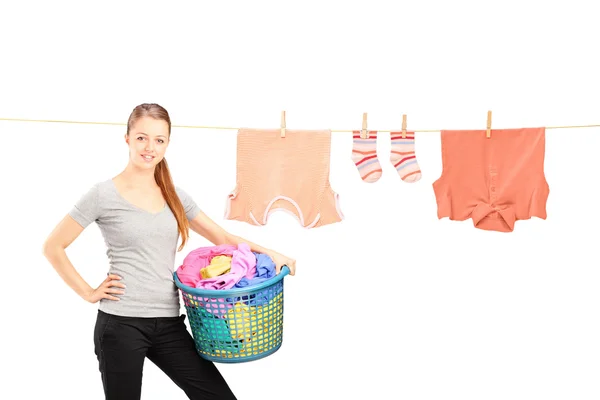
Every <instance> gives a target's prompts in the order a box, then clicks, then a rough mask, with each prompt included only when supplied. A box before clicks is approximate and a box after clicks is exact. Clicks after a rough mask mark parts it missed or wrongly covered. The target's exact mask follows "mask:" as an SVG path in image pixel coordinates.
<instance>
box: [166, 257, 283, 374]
mask: <svg viewBox="0 0 600 400" xmlns="http://www.w3.org/2000/svg"><path fill="white" fill-rule="evenodd" d="M289 272H290V270H289V269H288V267H287V266H283V267H282V268H281V271H280V272H279V274H278V275H276V276H275V277H273V278H271V279H269V280H267V281H264V282H262V283H260V284H258V285H254V286H248V287H244V288H233V289H228V290H206V289H197V288H193V287H190V286H186V285H184V284H183V283H181V281H180V280H179V278H178V277H177V272H174V273H173V279H174V280H175V284H176V285H177V287H178V288H179V289H180V291H181V297H182V299H183V304H184V306H185V310H186V313H187V317H188V321H189V323H190V328H191V330H192V336H193V337H194V342H195V344H196V350H197V351H198V354H199V355H200V357H202V358H205V359H207V360H210V361H214V362H221V363H241V362H247V361H254V360H258V359H260V358H264V357H267V356H269V355H271V354H273V353H275V352H276V351H277V350H279V348H280V347H281V344H282V342H283V278H284V277H285V276H286V275H288V274H289Z"/></svg>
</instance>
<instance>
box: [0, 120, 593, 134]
mask: <svg viewBox="0 0 600 400" xmlns="http://www.w3.org/2000/svg"><path fill="white" fill-rule="evenodd" d="M0 121H17V122H51V123H61V124H91V125H118V126H126V125H127V124H126V123H123V122H95V121H69V120H50V119H26V118H0ZM172 127H173V128H190V129H221V130H235V131H237V130H238V129H239V127H231V126H203V125H172ZM544 128H545V129H573V128H600V124H596V125H563V126H546V127H544ZM273 129H277V128H275V127H273ZM287 129H290V128H287ZM292 129H293V128H292ZM493 129H500V128H493ZM359 130H360V128H355V129H331V132H353V131H359ZM369 130H374V131H377V132H399V131H401V128H398V129H392V130H389V129H373V128H369ZM409 130H410V131H411V132H440V131H442V129H409Z"/></svg>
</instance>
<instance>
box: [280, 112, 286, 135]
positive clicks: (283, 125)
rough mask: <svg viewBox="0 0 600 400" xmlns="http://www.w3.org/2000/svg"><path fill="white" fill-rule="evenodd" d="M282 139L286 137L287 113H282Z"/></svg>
mask: <svg viewBox="0 0 600 400" xmlns="http://www.w3.org/2000/svg"><path fill="white" fill-rule="evenodd" d="M281 137H282V138H284V137H285V111H282V112H281Z"/></svg>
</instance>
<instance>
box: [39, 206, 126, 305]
mask: <svg viewBox="0 0 600 400" xmlns="http://www.w3.org/2000/svg"><path fill="white" fill-rule="evenodd" d="M83 229H84V228H83V227H82V226H81V225H79V224H78V223H77V222H76V221H75V220H74V219H73V218H72V217H71V216H70V215H66V216H65V217H64V218H63V219H62V221H60V222H59V223H58V225H56V227H55V228H54V230H53V231H52V232H51V233H50V235H49V236H48V238H47V239H46V241H45V242H44V246H43V254H44V256H45V257H46V259H47V260H48V261H49V262H50V264H52V266H53V267H54V269H55V270H56V272H57V273H58V275H59V276H60V277H61V278H62V279H63V281H65V283H66V284H67V285H69V287H70V288H71V289H73V290H74V291H75V293H77V294H78V295H79V296H80V297H81V298H83V299H84V300H86V301H89V302H90V303H96V302H97V301H99V300H100V299H103V298H104V299H110V300H117V301H118V300H119V298H118V297H115V296H112V295H111V294H122V293H123V291H122V290H119V289H114V288H113V287H120V288H125V285H124V284H122V283H120V282H118V280H120V279H121V278H120V277H119V276H117V275H109V276H107V277H106V279H105V280H104V282H102V284H100V286H98V288H96V289H94V288H93V287H91V286H90V285H89V284H88V283H87V282H86V281H85V280H84V279H83V278H82V277H81V275H79V273H78V272H77V270H76V269H75V267H74V266H73V264H72V263H71V261H70V260H69V258H68V257H67V253H66V251H65V249H66V248H67V247H68V246H69V245H70V244H71V243H73V241H74V240H75V239H76V238H77V237H78V236H79V235H80V234H81V232H83Z"/></svg>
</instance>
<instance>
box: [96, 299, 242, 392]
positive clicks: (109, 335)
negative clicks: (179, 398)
mask: <svg viewBox="0 0 600 400" xmlns="http://www.w3.org/2000/svg"><path fill="white" fill-rule="evenodd" d="M184 320H185V315H181V316H179V317H168V318H167V317H163V318H134V317H121V316H118V315H112V314H107V313H105V312H102V311H100V310H98V317H97V319H96V327H95V329H94V345H95V352H96V356H97V357H98V362H99V364H100V372H101V375H102V383H103V385H104V393H105V395H106V399H107V400H117V399H124V400H125V399H126V400H136V399H140V397H141V392H142V370H143V366H144V359H145V358H146V357H148V359H149V360H150V361H152V362H153V363H154V364H156V366H157V367H159V368H160V369H161V370H162V371H163V372H165V373H166V374H167V375H168V376H169V377H170V378H171V380H173V382H175V384H176V385H177V386H179V387H180V388H181V389H182V390H183V391H184V392H185V393H186V394H187V396H188V398H190V399H193V400H201V399H202V400H204V399H206V400H208V399H214V400H217V399H219V400H225V399H228V400H229V399H232V400H233V399H235V396H234V395H233V393H232V392H231V389H230V388H229V386H228V385H227V383H226V382H225V380H224V379H223V377H222V376H221V373H220V372H219V370H218V369H217V367H216V366H215V365H214V364H213V363H212V362H210V361H207V360H205V359H203V358H201V357H200V356H199V355H198V353H197V352H196V348H195V347H194V340H193V338H192V336H191V335H190V333H189V332H188V331H187V328H186V326H185V323H184Z"/></svg>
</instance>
